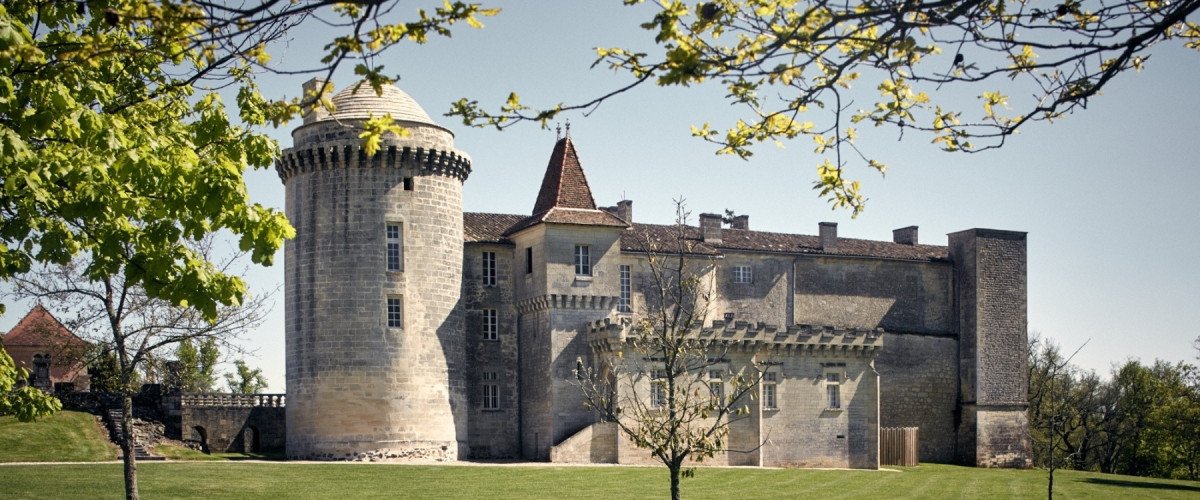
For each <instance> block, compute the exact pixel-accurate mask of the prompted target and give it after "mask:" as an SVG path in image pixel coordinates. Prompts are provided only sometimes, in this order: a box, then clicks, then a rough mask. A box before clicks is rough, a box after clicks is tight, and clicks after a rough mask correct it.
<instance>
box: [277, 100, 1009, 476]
mask: <svg viewBox="0 0 1200 500" xmlns="http://www.w3.org/2000/svg"><path fill="white" fill-rule="evenodd" d="M321 85H322V82H319V81H316V80H314V81H311V82H309V83H308V84H306V88H307V89H309V90H315V89H317V88H320V86H321ZM332 101H333V103H334V106H335V111H333V112H332V113H328V112H324V111H320V110H318V111H314V112H312V113H310V114H308V115H307V116H305V118H304V123H303V125H301V126H300V127H298V128H296V129H295V130H294V131H293V132H292V137H293V141H294V145H293V147H292V148H290V149H287V150H285V151H284V154H283V157H282V158H281V160H280V161H279V163H278V165H277V168H278V172H279V175H280V177H281V179H282V180H283V183H284V185H285V188H286V192H287V198H286V199H287V201H286V205H287V206H286V212H287V216H288V217H289V219H290V220H291V221H292V223H293V224H294V225H295V227H296V232H297V236H296V238H295V239H294V240H292V241H289V242H288V243H287V246H286V250H285V261H284V262H285V273H286V285H285V290H286V291H285V293H286V318H287V319H286V343H287V401H288V405H287V454H288V456H289V457H293V458H316V459H349V458H364V457H368V458H382V459H403V458H433V459H444V460H456V459H465V458H487V457H516V458H524V459H530V460H556V461H594V462H620V463H635V462H645V461H648V459H649V457H648V454H647V453H646V452H645V451H644V450H637V449H635V448H633V447H632V446H631V445H629V443H628V442H626V441H625V440H624V439H623V438H622V437H621V436H619V435H618V434H617V433H616V431H615V429H614V428H613V426H612V425H611V424H606V423H598V422H597V421H596V416H595V414H594V413H593V412H591V411H589V410H587V409H586V408H585V407H584V406H583V405H582V404H581V394H580V391H579V388H578V387H577V386H576V385H575V384H574V383H573V380H572V379H573V377H574V373H575V369H576V367H577V365H579V364H580V363H583V364H587V365H588V366H597V365H598V364H599V358H600V357H601V356H604V355H605V353H607V352H609V351H612V350H620V349H622V343H623V342H624V341H623V339H624V338H625V337H624V335H626V334H627V333H628V332H627V329H628V327H627V326H625V325H627V324H628V319H629V318H632V317H636V315H637V313H638V311H642V310H643V307H644V306H645V305H646V303H645V296H644V292H645V291H646V290H645V289H644V287H643V285H642V283H644V281H645V280H644V278H645V276H644V275H645V272H646V259H647V256H648V255H649V251H650V249H649V248H647V246H646V241H647V239H645V236H647V235H649V236H650V238H651V240H653V239H655V238H659V239H661V238H675V237H676V236H674V233H672V231H673V230H675V229H676V228H675V227H674V226H670V225H656V224H646V223H642V222H638V221H637V220H636V219H635V218H634V216H633V204H632V202H631V201H628V200H626V201H621V202H619V203H618V204H617V205H616V206H615V207H598V206H597V205H596V203H595V200H594V198H593V196H592V192H591V190H590V188H589V187H588V183H587V179H586V177H585V175H584V171H583V167H582V165H581V163H580V161H579V155H578V153H577V152H576V149H575V145H574V143H573V141H572V139H571V138H570V137H569V136H568V137H566V138H563V139H560V140H559V141H558V142H557V143H556V144H555V146H554V149H553V151H552V152H551V154H550V160H549V162H548V165H547V167H546V172H545V175H544V177H543V179H542V184H541V190H540V191H539V194H538V197H537V199H536V200H535V201H534V205H533V210H532V211H531V213H530V214H493V213H464V212H463V210H462V186H463V182H464V181H465V180H466V179H467V176H468V174H469V173H470V171H471V168H472V165H471V160H470V158H469V157H468V156H467V155H466V154H465V153H464V152H462V151H459V150H457V149H455V147H454V141H453V138H454V137H453V134H452V133H451V132H450V131H449V130H447V129H445V128H443V127H441V126H440V125H437V124H436V123H434V121H433V120H431V119H430V118H429V116H428V115H427V114H426V113H425V112H424V111H423V110H422V108H421V107H420V106H419V105H418V104H417V103H416V102H415V101H413V99H412V98H411V97H409V96H408V95H407V94H405V93H404V92H402V91H400V90H399V89H397V88H395V87H392V86H387V87H384V89H383V93H382V95H376V93H375V92H374V91H372V90H371V89H370V88H369V87H368V86H365V85H364V86H363V87H362V88H361V89H358V90H357V91H356V90H355V88H354V87H350V88H347V89H344V90H342V91H340V92H338V93H337V94H335V95H334V96H333V97H332ZM384 113H390V114H391V116H392V117H393V118H394V119H396V120H397V121H398V122H399V123H400V124H401V125H403V126H405V127H406V128H407V129H408V130H409V131H410V133H409V134H408V135H406V136H403V137H398V136H391V137H389V138H387V139H386V144H385V146H384V147H383V148H382V149H381V150H380V151H379V152H378V154H376V155H374V156H370V157H368V156H366V154H365V153H364V152H363V151H362V149H360V140H359V139H358V133H359V127H360V124H361V122H362V121H363V120H365V119H366V118H368V117H369V116H370V115H372V114H374V115H375V116H379V115H382V114H384ZM893 236H894V238H893V241H890V242H884V241H868V240H860V239H851V238H842V237H839V236H838V234H837V225H836V224H833V223H821V224H820V225H819V227H818V234H817V235H814V236H809V235H798V234H781V233H769V232H762V231H754V230H751V229H750V225H749V217H748V216H744V215H743V216H740V217H735V218H733V219H732V221H731V222H728V224H726V223H724V222H723V221H722V218H721V217H720V216H716V215H711V214H703V215H701V216H700V223H699V227H689V228H687V236H686V238H687V239H688V240H689V241H690V242H692V243H693V244H694V253H695V255H696V257H697V258H710V257H712V258H715V259H713V260H711V262H713V264H712V265H711V266H710V267H709V268H707V270H706V271H705V272H706V273H708V276H709V277H710V278H712V280H713V282H714V283H715V284H716V285H715V291H716V298H715V300H714V301H713V302H712V304H711V307H710V310H711V312H712V313H713V315H712V316H710V317H714V318H719V319H716V320H714V321H709V322H708V323H707V324H705V325H703V326H702V328H700V329H698V330H697V332H696V334H697V335H701V336H704V335H707V336H710V337H711V338H713V339H719V340H720V341H721V343H722V345H726V346H730V347H729V348H728V351H727V352H728V354H727V355H726V359H722V360H720V361H721V362H722V363H724V365H722V366H724V367H725V368H726V370H725V371H726V372H736V371H737V370H739V369H742V368H744V367H746V366H749V365H751V364H757V365H758V366H767V367H768V368H767V372H766V375H765V376H764V379H763V383H762V384H761V387H760V388H758V389H757V390H758V391H760V394H759V395H758V397H756V398H754V399H753V400H752V401H750V403H749V404H750V406H751V411H750V414H749V416H748V417H747V418H742V419H740V420H738V421H737V422H735V423H734V424H732V425H731V427H730V433H729V437H728V440H727V441H728V443H729V446H728V448H729V449H730V451H728V452H726V453H723V454H721V455H719V456H718V457H716V459H715V462H716V463H727V464H731V465H764V466H841V467H862V468H874V467H877V466H878V464H879V458H878V457H879V453H878V449H879V429H880V427H919V428H920V458H921V460H924V461H935V462H958V463H965V464H974V465H980V466H1015V467H1023V466H1027V465H1028V460H1029V437H1028V422H1027V416H1026V410H1027V407H1028V403H1027V398H1026V376H1027V375H1026V369H1025V364H1026V267H1025V265H1026V264H1025V262H1026V249H1025V234H1024V233H1020V232H1012V231H998V230H989V229H969V230H965V231H960V232H956V233H952V234H950V235H949V244H948V245H946V246H941V245H925V244H920V243H918V240H917V228H916V227H907V228H902V229H897V230H896V231H895V232H894V235H893ZM713 376H714V380H715V381H716V382H717V385H715V386H713V388H714V390H720V387H719V386H720V383H721V380H720V377H719V376H718V374H715V373H714V374H713ZM645 377H646V378H647V379H651V378H652V377H653V371H652V370H651V371H649V372H647V373H646V374H645ZM645 383H647V384H649V383H653V382H652V381H650V380H647V381H646V382H645Z"/></svg>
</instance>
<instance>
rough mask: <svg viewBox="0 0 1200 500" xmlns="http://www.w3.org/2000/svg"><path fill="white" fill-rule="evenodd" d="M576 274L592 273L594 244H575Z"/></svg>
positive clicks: (585, 274) (588, 274)
mask: <svg viewBox="0 0 1200 500" xmlns="http://www.w3.org/2000/svg"><path fill="white" fill-rule="evenodd" d="M574 255H575V276H591V275H592V246H591V245H581V244H576V245H575V252H574Z"/></svg>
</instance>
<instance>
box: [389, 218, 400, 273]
mask: <svg viewBox="0 0 1200 500" xmlns="http://www.w3.org/2000/svg"><path fill="white" fill-rule="evenodd" d="M403 238H404V231H403V229H402V228H401V227H400V224H388V225H387V270H388V271H403V270H404V244H403Z"/></svg>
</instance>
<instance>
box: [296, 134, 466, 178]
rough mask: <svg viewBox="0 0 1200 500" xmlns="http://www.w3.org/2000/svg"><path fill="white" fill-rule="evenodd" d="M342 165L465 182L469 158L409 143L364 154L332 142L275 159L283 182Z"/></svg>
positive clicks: (356, 145)
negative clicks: (408, 171)
mask: <svg viewBox="0 0 1200 500" xmlns="http://www.w3.org/2000/svg"><path fill="white" fill-rule="evenodd" d="M344 168H408V169H412V170H413V172H414V173H415V174H418V175H420V174H426V175H444V176H449V177H454V178H456V179H458V180H460V181H465V180H466V179H467V176H468V175H470V174H471V160H470V159H469V158H467V157H466V156H463V155H461V154H458V153H456V152H453V151H442V150H437V149H431V148H430V149H427V148H420V147H417V148H414V147H409V146H403V147H400V146H387V147H386V148H382V149H380V150H379V151H378V152H376V153H375V154H374V155H370V156H368V155H367V152H366V150H364V149H363V148H362V146H361V145H359V144H332V145H323V146H319V147H315V146H314V147H307V148H289V149H285V150H284V151H283V155H282V156H280V158H279V160H278V161H276V162H275V169H276V171H278V172H279V178H280V179H282V180H283V182H284V183H286V182H287V181H288V179H290V178H292V177H293V176H296V175H299V174H303V173H309V172H315V171H319V170H334V169H344Z"/></svg>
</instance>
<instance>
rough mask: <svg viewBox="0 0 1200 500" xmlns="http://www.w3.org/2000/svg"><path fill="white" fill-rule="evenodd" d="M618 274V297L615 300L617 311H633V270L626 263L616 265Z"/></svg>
mask: <svg viewBox="0 0 1200 500" xmlns="http://www.w3.org/2000/svg"><path fill="white" fill-rule="evenodd" d="M617 271H618V275H619V279H618V283H619V286H620V290H621V292H620V297H619V299H618V301H617V312H619V313H626V314H628V313H632V312H633V270H632V268H631V267H630V266H629V265H628V264H621V265H619V266H617Z"/></svg>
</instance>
